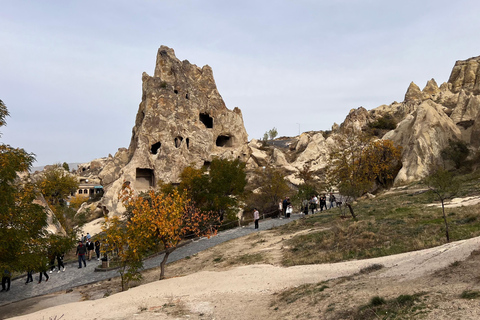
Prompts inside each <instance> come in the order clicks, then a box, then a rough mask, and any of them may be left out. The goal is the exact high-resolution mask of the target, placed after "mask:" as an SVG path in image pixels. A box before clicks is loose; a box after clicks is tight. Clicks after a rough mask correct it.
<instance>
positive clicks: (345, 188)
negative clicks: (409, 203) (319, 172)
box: [327, 131, 401, 219]
mask: <svg viewBox="0 0 480 320" xmlns="http://www.w3.org/2000/svg"><path fill="white" fill-rule="evenodd" d="M400 159H401V148H400V147H395V146H394V145H393V142H391V141H388V140H380V141H379V140H377V141H371V137H370V136H368V135H366V134H363V133H361V132H355V131H351V132H349V133H348V134H346V135H342V136H337V141H336V143H335V145H334V146H333V147H332V148H331V151H330V154H329V163H328V165H327V167H328V169H327V171H328V179H329V183H330V184H331V185H334V186H336V187H337V188H338V191H339V193H340V194H341V195H342V196H343V197H345V205H346V206H347V208H348V209H349V211H350V214H351V215H352V217H353V218H354V219H355V218H356V216H355V213H354V211H353V208H352V206H351V202H352V201H354V200H355V199H356V198H358V197H360V196H362V195H364V194H365V193H366V192H368V191H370V190H372V188H373V186H374V184H375V182H377V183H378V184H380V185H387V184H388V183H390V182H391V181H393V179H394V178H395V176H396V174H397V173H398V171H399V170H400V168H401V165H400Z"/></svg>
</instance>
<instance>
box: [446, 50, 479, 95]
mask: <svg viewBox="0 0 480 320" xmlns="http://www.w3.org/2000/svg"><path fill="white" fill-rule="evenodd" d="M479 63H480V57H474V58H470V59H468V60H460V61H457V62H456V63H455V66H454V67H453V70H452V73H451V74H450V78H449V79H448V82H449V83H451V84H452V89H451V90H452V92H454V93H457V92H459V91H460V90H465V91H466V92H467V93H473V94H480V77H479V73H480V70H479Z"/></svg>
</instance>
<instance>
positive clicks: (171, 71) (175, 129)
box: [100, 46, 258, 214]
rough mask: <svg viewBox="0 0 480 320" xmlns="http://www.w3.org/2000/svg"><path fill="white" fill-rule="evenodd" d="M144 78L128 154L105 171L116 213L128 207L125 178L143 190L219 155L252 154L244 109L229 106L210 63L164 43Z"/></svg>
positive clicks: (175, 178) (108, 197)
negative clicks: (123, 202)
mask: <svg viewBox="0 0 480 320" xmlns="http://www.w3.org/2000/svg"><path fill="white" fill-rule="evenodd" d="M142 81H143V88H142V91H143V92H142V102H141V103H140V106H139V109H138V112H137V116H136V120H135V126H134V127H133V130H132V138H131V142H130V146H129V148H128V150H127V153H126V155H125V153H124V151H123V150H122V151H120V150H119V152H117V154H116V155H115V157H114V158H113V159H110V161H109V163H108V164H107V165H106V166H105V168H104V170H103V171H102V172H101V173H100V176H101V177H102V179H103V180H104V182H105V184H108V183H109V184H108V186H106V193H105V196H104V198H105V203H104V205H105V206H106V207H107V208H108V210H110V212H111V214H112V212H114V211H115V209H116V210H117V213H119V212H121V211H122V210H123V209H122V208H120V206H118V200H116V195H117V192H118V190H119V189H120V187H121V185H122V182H123V181H124V180H126V181H130V182H132V185H133V187H134V189H135V190H138V191H141V190H146V189H148V188H150V187H155V186H156V185H157V183H158V182H159V181H163V182H167V183H168V182H178V177H179V174H180V173H181V171H182V170H183V169H184V168H185V167H187V166H190V165H193V166H194V167H196V168H200V167H202V166H204V165H208V164H209V163H210V161H212V159H213V158H215V157H219V158H228V159H237V158H239V159H241V160H243V161H247V160H248V158H249V157H250V149H249V148H248V146H247V137H248V136H247V133H246V131H245V128H244V125H243V119H242V113H241V111H240V109H238V108H235V109H234V110H233V111H232V110H229V109H227V107H226V106H225V103H224V102H223V99H222V97H221V96H220V94H219V93H218V90H217V87H216V85H215V81H214V79H213V72H212V69H211V68H210V67H209V66H204V67H202V68H199V67H197V66H196V65H193V64H190V62H188V61H187V60H184V61H180V60H178V59H177V58H176V56H175V53H174V51H173V49H171V48H168V47H165V46H162V47H160V49H159V50H158V54H157V62H156V67H155V72H154V75H153V77H151V76H149V75H147V74H146V73H143V76H142ZM257 156H258V155H257Z"/></svg>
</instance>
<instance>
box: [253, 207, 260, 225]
mask: <svg viewBox="0 0 480 320" xmlns="http://www.w3.org/2000/svg"><path fill="white" fill-rule="evenodd" d="M253 220H254V221H255V229H258V220H260V213H259V212H258V210H257V208H255V209H253Z"/></svg>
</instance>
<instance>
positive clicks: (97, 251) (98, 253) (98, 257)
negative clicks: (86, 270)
mask: <svg viewBox="0 0 480 320" xmlns="http://www.w3.org/2000/svg"><path fill="white" fill-rule="evenodd" d="M95 254H96V255H97V261H100V241H98V239H97V240H95Z"/></svg>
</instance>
